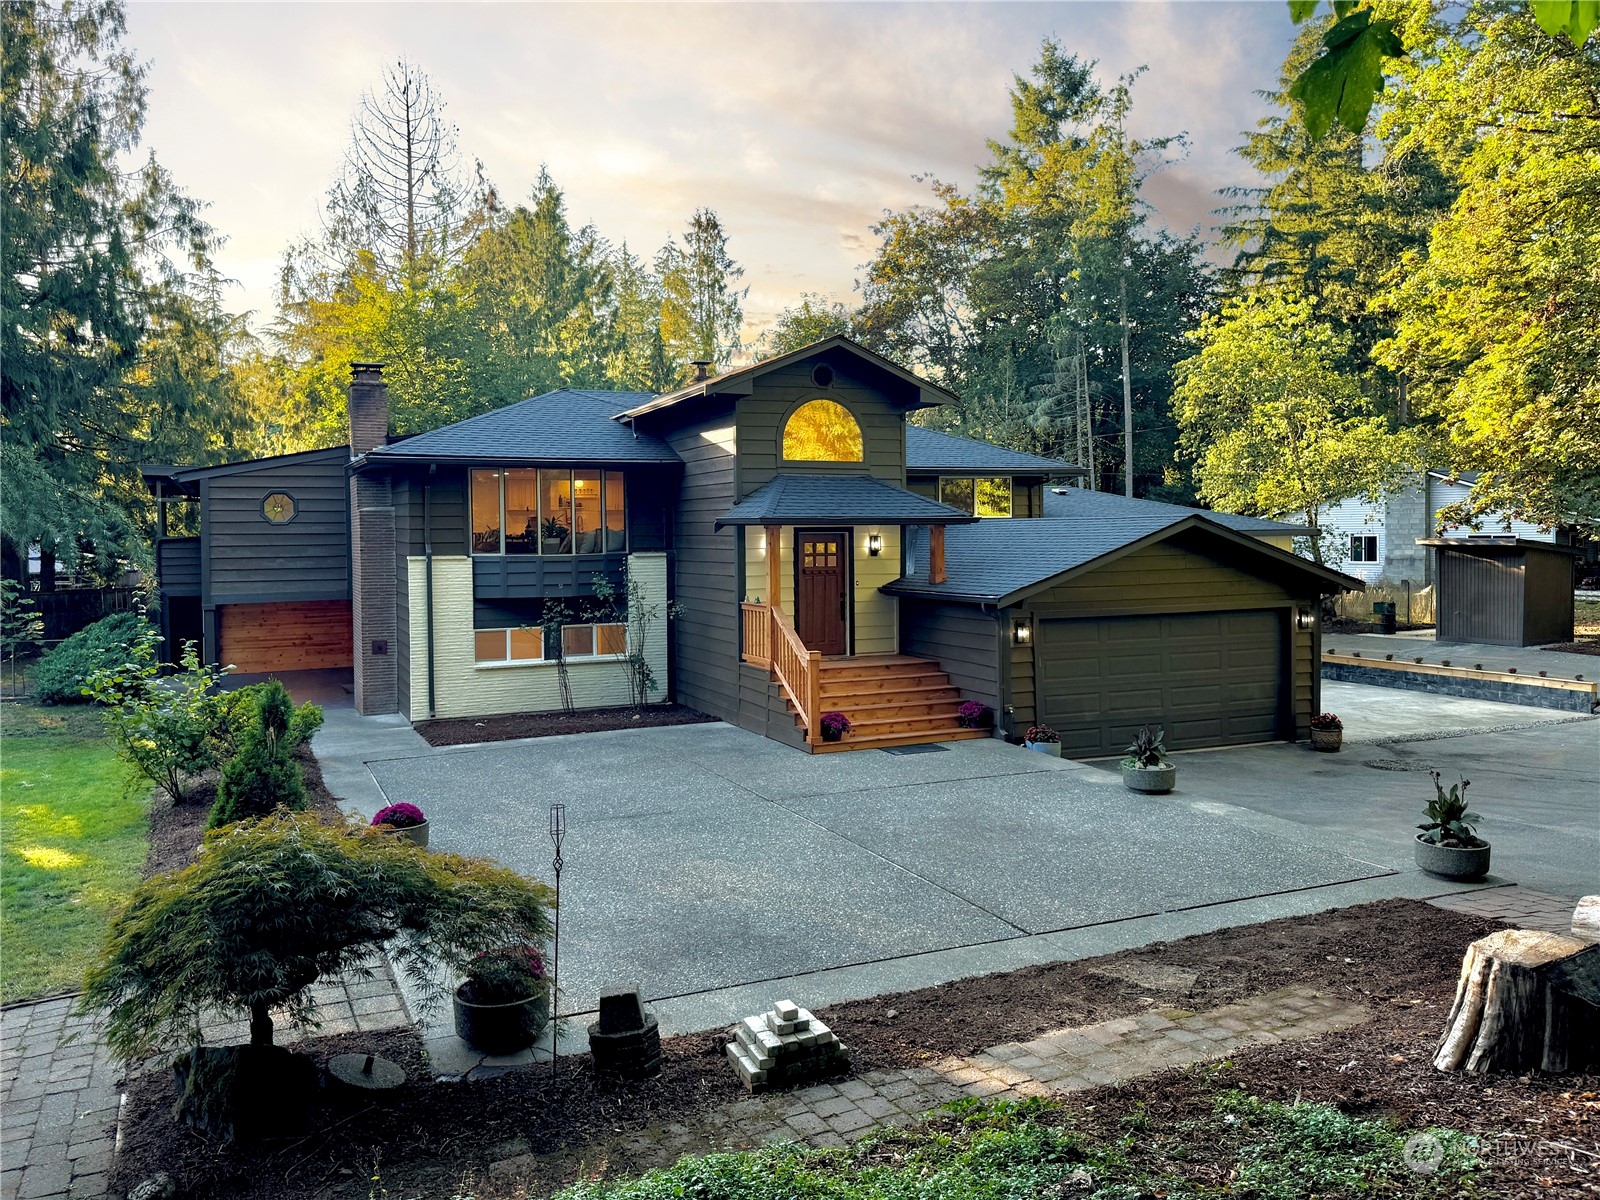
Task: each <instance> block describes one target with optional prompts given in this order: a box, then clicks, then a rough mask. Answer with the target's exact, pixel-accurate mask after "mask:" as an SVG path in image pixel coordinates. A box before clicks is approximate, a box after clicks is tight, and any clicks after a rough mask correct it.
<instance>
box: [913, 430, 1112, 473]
mask: <svg viewBox="0 0 1600 1200" xmlns="http://www.w3.org/2000/svg"><path fill="white" fill-rule="evenodd" d="M906 470H907V471H908V472H913V473H914V472H918V471H1008V472H1013V473H1017V472H1023V473H1028V474H1033V475H1049V476H1066V475H1087V474H1088V473H1089V472H1088V471H1086V470H1084V469H1083V468H1082V467H1075V466H1073V465H1072V464H1071V463H1064V462H1057V461H1056V460H1055V459H1053V458H1041V457H1039V455H1037V454H1024V453H1022V451H1020V450H1010V449H1007V448H1006V447H1005V446H996V445H994V444H993V443H992V442H982V441H979V440H978V439H977V438H969V437H960V436H958V435H956V434H952V433H941V432H939V431H938V430H936V429H924V428H923V427H922V426H920V425H909V424H908V425H907V426H906Z"/></svg>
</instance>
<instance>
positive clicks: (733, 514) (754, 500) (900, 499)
mask: <svg viewBox="0 0 1600 1200" xmlns="http://www.w3.org/2000/svg"><path fill="white" fill-rule="evenodd" d="M974 520H976V518H975V517H969V516H968V515H967V514H966V513H964V512H962V511H961V510H960V509H958V508H951V507H949V506H948V505H945V504H940V503H938V502H937V501H934V500H929V499H928V498H927V497H925V496H919V495H917V494H916V493H915V492H908V491H906V490H905V489H904V488H898V487H895V486H894V485H893V484H890V483H884V482H883V481H882V480H881V479H874V478H873V477H872V476H870V475H834V474H823V473H818V474H815V475H798V474H778V475H775V476H773V478H772V479H770V480H769V481H768V482H766V483H764V484H762V485H761V486H760V487H758V488H757V489H756V490H755V491H753V492H751V493H750V494H749V495H748V496H746V497H745V498H744V499H743V500H741V501H739V503H738V504H735V505H734V506H733V507H732V508H730V509H729V510H728V511H727V512H726V513H724V514H723V515H722V518H721V519H720V520H719V521H718V522H717V524H718V526H723V525H804V524H811V523H816V524H841V525H850V524H861V523H865V522H878V523H879V524H883V525H955V524H958V523H961V524H964V523H968V522H971V521H974Z"/></svg>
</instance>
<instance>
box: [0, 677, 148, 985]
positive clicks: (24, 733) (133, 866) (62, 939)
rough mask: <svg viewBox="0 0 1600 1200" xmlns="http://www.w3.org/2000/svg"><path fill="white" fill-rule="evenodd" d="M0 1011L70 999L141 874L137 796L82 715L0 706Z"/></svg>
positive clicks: (87, 715)
mask: <svg viewBox="0 0 1600 1200" xmlns="http://www.w3.org/2000/svg"><path fill="white" fill-rule="evenodd" d="M0 736H3V739H4V740H3V743H0V853H3V863H0V945H3V947H4V950H3V952H0V1002H5V1003H10V1002H11V1001H13V1000H23V999H27V998H30V997H36V996H48V995H55V994H59V993H62V992H73V991H77V990H78V988H79V987H81V986H82V984H83V972H84V968H85V967H86V966H87V965H88V964H89V962H90V961H91V960H92V959H93V957H94V954H95V952H96V951H97V950H98V949H99V946H100V940H101V938H102V937H103V936H104V934H105V928H106V922H107V920H108V918H109V916H110V914H111V912H112V911H113V910H114V909H115V908H116V907H117V906H118V905H120V904H121V903H122V902H123V901H124V900H126V899H127V896H128V894H129V893H130V892H131V891H132V890H133V888H134V886H135V885H136V884H137V883H138V882H139V875H140V871H141V868H142V867H143V866H144V860H145V845H146V830H147V820H146V815H145V807H146V805H145V800H144V798H143V789H138V790H135V791H133V792H127V791H126V790H125V787H124V780H125V779H126V774H125V771H124V769H123V766H122V764H121V763H119V762H118V761H117V759H116V755H115V754H114V753H113V751H112V749H111V746H110V744H109V743H108V742H106V741H105V740H104V739H103V738H102V737H100V736H99V720H98V716H97V714H96V713H94V712H92V711H88V710H84V709H49V708H36V707H33V706H31V705H25V704H14V703H13V704H5V705H3V706H0Z"/></svg>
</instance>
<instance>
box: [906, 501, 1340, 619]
mask: <svg viewBox="0 0 1600 1200" xmlns="http://www.w3.org/2000/svg"><path fill="white" fill-rule="evenodd" d="M1161 509H1174V510H1176V515H1174V514H1173V513H1169V512H1162V511H1160V510H1161ZM1187 530H1199V531H1201V532H1203V533H1205V534H1208V535H1210V536H1213V537H1216V538H1219V539H1221V540H1223V541H1226V542H1230V543H1232V544H1233V545H1234V546H1237V547H1238V548H1240V549H1242V550H1243V551H1245V552H1246V553H1247V554H1248V555H1250V556H1252V557H1259V558H1260V559H1261V561H1262V563H1263V565H1264V566H1265V567H1269V568H1276V569H1277V570H1280V571H1287V572H1290V573H1294V574H1300V575H1304V576H1308V577H1310V578H1311V579H1313V580H1315V581H1316V583H1317V585H1318V588H1319V590H1320V591H1321V592H1322V593H1325V594H1326V593H1332V592H1335V591H1360V590H1362V589H1363V588H1364V587H1365V586H1366V585H1365V584H1364V583H1362V582H1361V581H1360V580H1359V579H1353V578H1351V577H1350V576H1348V575H1343V574H1340V573H1339V572H1338V571H1334V570H1331V569H1329V568H1327V567H1319V566H1317V565H1316V564H1315V563H1313V562H1311V561H1310V560H1309V559H1304V558H1300V557H1299V556H1298V555H1294V554H1290V553H1289V552H1288V551H1286V550H1279V549H1278V548H1277V547H1275V546H1269V545H1268V544H1267V543H1265V542H1263V541H1260V540H1259V539H1257V538H1254V537H1251V536H1250V535H1249V534H1245V533H1240V532H1238V531H1236V530H1232V529H1229V528H1228V527H1227V526H1225V525H1220V524H1218V523H1217V522H1215V521H1212V520H1211V519H1210V518H1209V516H1207V515H1205V514H1202V513H1199V512H1196V511H1192V510H1191V511H1187V512H1186V511H1185V510H1184V509H1182V508H1179V507H1178V506H1177V505H1152V506H1151V509H1150V510H1143V511H1141V510H1132V509H1130V510H1125V511H1122V512H1112V511H1109V510H1108V511H1105V512H1087V511H1086V512H1081V513H1076V514H1074V515H1072V516H1065V517H1034V518H1022V519H1013V520H989V521H980V522H978V523H977V524H976V525H968V526H963V527H961V528H959V529H958V528H951V529H949V530H948V531H947V532H946V534H945V552H944V553H945V581H944V582H943V583H938V584H933V583H928V582H926V581H925V580H917V579H897V580H895V581H894V582H893V583H889V584H886V585H885V586H884V588H883V590H884V591H886V592H890V593H893V594H896V595H901V596H928V597H930V598H935V599H941V600H956V601H961V602H965V603H974V604H998V605H1007V604H1013V603H1015V602H1016V601H1018V600H1020V599H1023V598H1024V597H1026V596H1028V595H1031V594H1032V593H1034V592H1038V591H1042V590H1043V589H1045V588H1047V587H1051V586H1053V585H1055V584H1057V583H1060V582H1062V581H1064V579H1066V578H1067V577H1069V576H1071V575H1075V574H1078V573H1080V572H1083V571H1088V570H1093V569H1094V568H1095V567H1097V566H1101V565H1103V564H1104V563H1105V562H1109V561H1111V560H1112V559H1114V558H1119V557H1121V556H1122V555H1123V554H1128V553H1131V552H1133V551H1135V550H1139V549H1142V548H1143V547H1145V546H1148V545H1152V544H1154V543H1156V542H1162V541H1165V540H1167V539H1168V538H1170V537H1173V536H1175V535H1177V534H1179V533H1182V532H1185V531H1187Z"/></svg>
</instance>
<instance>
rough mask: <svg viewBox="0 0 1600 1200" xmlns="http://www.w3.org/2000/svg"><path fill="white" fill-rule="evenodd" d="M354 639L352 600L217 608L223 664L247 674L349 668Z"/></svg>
mask: <svg viewBox="0 0 1600 1200" xmlns="http://www.w3.org/2000/svg"><path fill="white" fill-rule="evenodd" d="M353 637H354V634H353V632H352V630H351V623H350V601H348V600H300V601H292V602H285V603H282V604H224V605H220V606H219V607H218V608H217V641H218V642H219V643H220V649H219V652H218V654H217V660H218V661H219V662H223V663H232V664H233V665H234V666H235V667H237V668H238V670H239V673H240V674H241V675H255V674H262V673H265V672H269V671H317V670H322V669H324V668H327V667H348V666H350V665H351V662H352V658H351V655H352V653H353V649H352V645H351V639H352V638H353Z"/></svg>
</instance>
